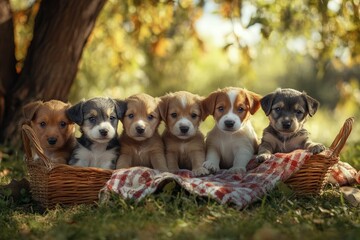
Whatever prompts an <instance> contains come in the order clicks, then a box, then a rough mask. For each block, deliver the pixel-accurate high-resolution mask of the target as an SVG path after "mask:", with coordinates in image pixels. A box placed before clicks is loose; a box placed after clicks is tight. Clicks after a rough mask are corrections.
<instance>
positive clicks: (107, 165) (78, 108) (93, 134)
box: [66, 97, 126, 169]
mask: <svg viewBox="0 0 360 240" xmlns="http://www.w3.org/2000/svg"><path fill="white" fill-rule="evenodd" d="M125 111H126V103H125V102H124V101H121V100H115V99H111V98H104V97H97V98H92V99H90V100H87V101H85V100H83V101H81V102H79V103H77V104H76V105H74V106H72V107H71V108H69V109H68V110H67V111H66V113H67V115H68V117H69V118H70V119H71V120H72V121H73V122H75V123H76V124H78V125H79V126H80V131H81V133H82V135H81V137H80V138H78V139H77V146H76V148H75V149H74V151H73V153H72V155H71V159H70V161H69V164H70V165H75V166H82V167H98V168H104V169H114V168H115V164H116V160H117V158H118V152H119V142H118V139H117V126H118V122H119V121H118V119H120V118H122V117H123V116H124V113H125Z"/></svg>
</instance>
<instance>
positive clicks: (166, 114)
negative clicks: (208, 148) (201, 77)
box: [159, 91, 209, 176]
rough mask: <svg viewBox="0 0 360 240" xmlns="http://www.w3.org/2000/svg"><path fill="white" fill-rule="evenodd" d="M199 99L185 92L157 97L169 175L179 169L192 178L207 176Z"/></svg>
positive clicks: (202, 113) (203, 114)
mask: <svg viewBox="0 0 360 240" xmlns="http://www.w3.org/2000/svg"><path fill="white" fill-rule="evenodd" d="M201 100H202V98H201V97H200V96H198V95H194V94H192V93H189V92H185V91H180V92H175V93H169V94H167V95H165V96H163V97H162V98H161V102H160V105H159V109H160V114H161V117H162V119H163V120H164V122H165V124H166V129H165V131H164V133H163V135H162V138H163V140H164V144H165V152H166V160H167V164H168V167H169V170H170V171H171V172H175V171H178V170H179V167H180V168H185V169H189V170H192V171H193V173H194V175H195V176H200V175H205V174H209V171H208V170H207V169H206V168H204V167H203V166H202V165H203V163H204V161H205V143H204V135H203V134H202V133H201V132H200V131H199V125H200V122H201V121H202V120H204V119H205V118H206V117H207V115H205V113H204V111H203V109H202V107H201Z"/></svg>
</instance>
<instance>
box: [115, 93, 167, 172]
mask: <svg viewBox="0 0 360 240" xmlns="http://www.w3.org/2000/svg"><path fill="white" fill-rule="evenodd" d="M125 101H126V103H127V110H126V112H125V116H124V118H123V119H121V122H122V123H123V127H124V131H123V132H122V134H121V136H120V142H121V150H120V156H119V159H118V161H117V164H116V168H128V167H134V166H144V167H151V168H154V169H158V170H160V171H168V168H167V165H166V159H165V152H164V144H163V141H162V139H161V137H160V135H159V133H158V130H157V129H158V126H159V124H160V121H161V119H160V114H159V109H158V100H157V99H155V98H153V97H151V96H150V95H147V94H144V93H141V94H137V95H133V96H131V97H129V98H127V99H125Z"/></svg>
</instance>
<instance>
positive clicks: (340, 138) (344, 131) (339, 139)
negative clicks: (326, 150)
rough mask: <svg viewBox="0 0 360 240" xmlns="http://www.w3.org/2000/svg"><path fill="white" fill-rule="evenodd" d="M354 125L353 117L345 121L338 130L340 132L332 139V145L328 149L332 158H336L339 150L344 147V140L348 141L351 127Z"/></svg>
mask: <svg viewBox="0 0 360 240" xmlns="http://www.w3.org/2000/svg"><path fill="white" fill-rule="evenodd" d="M353 123H354V117H351V118H348V119H346V121H345V123H344V125H343V126H342V128H341V129H340V132H339V133H338V135H337V136H336V138H335V139H334V141H333V143H332V144H331V146H330V149H331V150H332V156H333V157H338V156H339V154H340V151H341V149H342V148H343V147H344V145H345V143H346V140H347V139H348V137H349V135H350V133H351V130H352V126H353Z"/></svg>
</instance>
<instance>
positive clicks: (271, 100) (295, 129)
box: [256, 88, 325, 162]
mask: <svg viewBox="0 0 360 240" xmlns="http://www.w3.org/2000/svg"><path fill="white" fill-rule="evenodd" d="M261 107H262V109H263V110H264V112H265V114H266V115H267V116H268V117H269V120H270V124H269V126H268V127H267V128H265V129H264V132H263V137H262V140H261V144H260V145H259V155H258V156H257V158H256V159H257V161H258V162H263V161H265V160H267V159H269V158H270V157H271V154H272V153H277V152H282V153H288V152H292V151H294V150H295V149H307V150H309V151H310V152H312V153H314V154H317V153H320V152H322V151H323V150H325V146H324V145H322V144H319V143H314V142H312V141H311V140H310V139H309V133H308V131H306V129H304V128H303V125H304V123H305V121H306V120H307V118H308V116H310V117H312V116H313V115H314V114H315V113H316V111H317V109H318V107H319V102H318V101H317V100H315V99H314V98H312V97H310V96H308V95H307V94H306V93H304V92H302V93H301V92H299V91H296V90H294V89H289V88H287V89H277V90H276V91H275V92H273V93H270V94H268V95H266V96H265V97H263V98H262V99H261Z"/></svg>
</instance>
